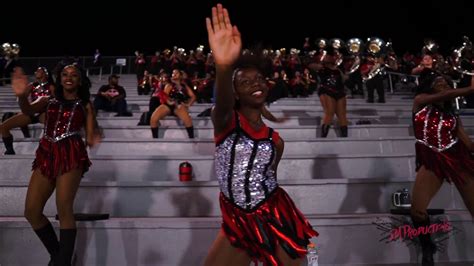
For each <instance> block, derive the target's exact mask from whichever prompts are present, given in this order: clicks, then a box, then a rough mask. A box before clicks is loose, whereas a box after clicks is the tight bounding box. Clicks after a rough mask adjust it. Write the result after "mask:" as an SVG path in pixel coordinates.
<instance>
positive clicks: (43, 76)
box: [35, 67, 48, 80]
mask: <svg viewBox="0 0 474 266" xmlns="http://www.w3.org/2000/svg"><path fill="white" fill-rule="evenodd" d="M35 78H36V79H37V80H44V79H46V78H48V75H47V74H46V72H45V71H44V69H43V68H41V67H38V69H36V71H35Z"/></svg>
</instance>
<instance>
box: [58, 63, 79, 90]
mask: <svg viewBox="0 0 474 266" xmlns="http://www.w3.org/2000/svg"><path fill="white" fill-rule="evenodd" d="M61 85H62V86H63V88H64V90H66V91H74V90H76V89H78V88H79V86H81V74H80V72H79V70H78V69H77V68H76V67H75V66H66V67H64V69H63V71H62V72H61Z"/></svg>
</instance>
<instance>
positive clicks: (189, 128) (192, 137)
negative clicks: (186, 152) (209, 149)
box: [186, 126, 194, 139]
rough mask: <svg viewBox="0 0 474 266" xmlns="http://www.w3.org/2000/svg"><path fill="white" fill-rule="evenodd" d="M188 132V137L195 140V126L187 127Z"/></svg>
mask: <svg viewBox="0 0 474 266" xmlns="http://www.w3.org/2000/svg"><path fill="white" fill-rule="evenodd" d="M186 132H188V137H189V138H190V139H194V127H193V126H190V127H187V128H186Z"/></svg>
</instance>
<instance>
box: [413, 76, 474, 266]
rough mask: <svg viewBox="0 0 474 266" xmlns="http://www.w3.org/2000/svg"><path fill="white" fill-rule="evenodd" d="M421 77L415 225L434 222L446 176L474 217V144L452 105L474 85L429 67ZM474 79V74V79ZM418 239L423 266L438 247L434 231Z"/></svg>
mask: <svg viewBox="0 0 474 266" xmlns="http://www.w3.org/2000/svg"><path fill="white" fill-rule="evenodd" d="M420 80H421V82H420V86H419V87H418V91H417V95H416V97H415V100H414V103H413V128H414V130H415V138H416V144H415V148H416V169H417V175H416V181H415V184H414V187H413V197H412V207H411V216H412V220H413V224H414V226H415V227H416V228H418V227H424V226H429V224H430V221H429V216H428V213H427V211H426V209H427V207H428V205H429V203H430V201H431V199H432V198H433V197H434V196H435V194H436V193H437V192H438V190H439V189H440V188H441V185H442V184H443V181H444V180H446V181H448V182H450V183H451V182H452V183H454V184H455V185H456V187H457V189H458V191H459V192H460V194H461V196H462V198H463V200H464V203H465V204H466V207H467V209H468V210H469V212H470V213H471V215H473V216H474V158H473V157H472V155H471V152H473V151H474V144H473V143H472V141H471V140H470V139H469V135H467V133H466V132H465V131H464V128H463V126H462V123H461V120H460V118H459V116H458V115H456V114H455V113H454V112H453V107H452V104H451V103H452V100H453V99H454V98H456V97H459V96H466V95H469V94H472V93H474V87H473V86H472V85H471V87H468V88H462V89H452V84H451V81H450V79H449V78H447V77H445V76H442V75H440V74H438V73H437V72H435V71H433V70H432V69H429V68H428V69H425V70H423V72H422V73H421V76H420ZM473 81H474V77H473V80H472V81H471V84H474V82H473ZM419 238H420V243H421V247H422V252H423V258H422V265H434V262H433V253H434V252H435V251H436V247H435V246H434V244H433V242H432V241H431V237H430V235H429V234H421V235H420V236H419Z"/></svg>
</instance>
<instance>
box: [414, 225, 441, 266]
mask: <svg viewBox="0 0 474 266" xmlns="http://www.w3.org/2000/svg"><path fill="white" fill-rule="evenodd" d="M412 221H413V227H415V228H416V229H418V228H419V227H429V226H430V220H429V218H427V219H426V220H424V221H422V222H419V221H417V220H416V219H413V217H412ZM418 239H419V240H420V244H421V251H422V254H423V257H422V259H421V265H422V266H434V260H433V254H434V253H436V245H435V244H434V243H433V241H432V240H431V235H429V234H420V235H419V236H418Z"/></svg>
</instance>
